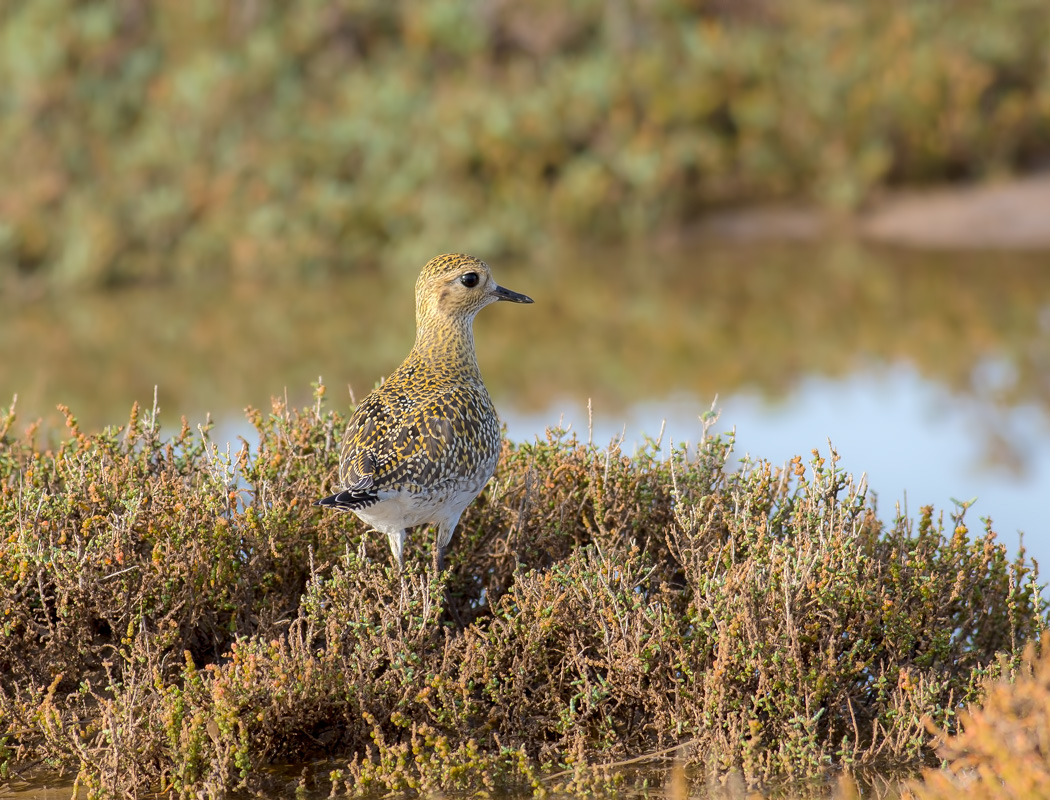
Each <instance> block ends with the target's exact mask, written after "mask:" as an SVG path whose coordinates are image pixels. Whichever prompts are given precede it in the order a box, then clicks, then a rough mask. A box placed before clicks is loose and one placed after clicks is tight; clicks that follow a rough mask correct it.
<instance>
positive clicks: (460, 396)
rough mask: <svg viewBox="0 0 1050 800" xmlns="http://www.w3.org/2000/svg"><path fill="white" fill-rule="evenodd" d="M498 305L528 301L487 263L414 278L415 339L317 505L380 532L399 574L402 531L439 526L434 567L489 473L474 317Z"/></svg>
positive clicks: (488, 432) (495, 434) (442, 261)
mask: <svg viewBox="0 0 1050 800" xmlns="http://www.w3.org/2000/svg"><path fill="white" fill-rule="evenodd" d="M499 300H509V301H511V302H513V303H531V302H532V298H531V297H526V296H525V295H523V294H518V293H517V292H512V291H510V290H509V289H504V288H503V287H502V286H498V285H497V284H496V281H494V280H493V279H492V273H491V272H490V270H489V267H488V265H487V264H486V263H485V262H484V261H480V260H478V259H476V258H474V257H473V256H467V255H459V254H453V255H443V256H438V257H437V258H435V259H432V260H431V261H430V262H429V263H428V264H427V265H426V266H425V267H423V271H422V272H421V273H420V274H419V279H418V280H417V281H416V342H415V344H414V345H413V346H412V352H410V353H409V354H408V358H406V359H405V361H404V363H402V364H401V366H400V367H398V368H397V370H396V371H395V372H394V373H393V374H392V375H391V376H390V377H389V378H387V379H386V381H384V382H383V384H382V385H381V386H380V387H379V388H378V389H376V390H375V391H373V392H372V393H371V394H369V395H368V397H366V398H365V399H364V401H363V402H362V403H361V405H359V406H358V407H357V410H356V411H355V412H354V415H353V416H352V417H351V418H350V423H349V425H348V426H347V429H346V436H345V438H344V439H343V447H342V451H341V452H340V454H339V482H340V484H339V485H340V486H344V487H346V488H344V489H343V490H342V491H340V492H337V493H336V494H333V495H332V496H331V497H326V498H324V499H323V500H318V501H317V503H316V505H319V506H329V507H331V508H336V509H340V510H343V511H353V512H354V513H355V514H357V516H358V517H360V518H361V519H362V520H364V521H365V523H367V524H368V525H371V526H372V527H373V528H374V529H375V530H377V531H380V532H381V533H385V534H386V535H387V538H388V539H389V540H390V549H391V551H392V552H393V554H394V558H395V559H397V564H398V567H400V568H403V567H404V563H405V560H404V546H405V538H406V536H407V534H408V531H407V528H412V527H415V526H416V525H424V524H428V523H429V524H436V525H437V542H436V548H435V552H434V565H435V568H436V569H437V571H439V572H440V571H441V570H442V569H443V568H444V556H445V549H446V548H447V547H448V543H449V541H450V540H451V539H452V533H453V532H454V531H455V529H456V525H457V523H458V522H459V518H460V515H462V513H463V510H464V509H465V508H466V507H467V506H468V505H469V504H470V502H471V501H472V500H473V499H474V498H475V497H477V496H478V493H479V492H481V489H482V488H483V487H484V486H485V484H486V483H487V482H488V480H489V478H491V477H492V474H493V472H495V470H496V462H497V460H498V459H499V452H500V426H499V419H498V418H497V417H496V409H495V408H493V406H492V400H491V398H490V397H489V393H488V390H486V389H485V384H484V383H483V382H482V380H481V371H480V370H479V369H478V361H477V356H476V355H475V353H474V327H473V325H474V316H475V315H476V314H477V313H478V311H480V310H481V309H482V308H484V307H485V306H487V305H489V304H490V303H495V302H497V301H499Z"/></svg>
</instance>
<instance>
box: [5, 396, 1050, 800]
mask: <svg viewBox="0 0 1050 800" xmlns="http://www.w3.org/2000/svg"><path fill="white" fill-rule="evenodd" d="M323 395H324V390H323V387H319V388H318V390H317V399H316V404H315V405H313V406H311V407H309V408H305V409H302V410H295V409H292V408H288V407H286V406H285V405H284V404H283V403H282V402H279V401H275V403H274V405H273V408H272V409H271V411H270V412H269V413H263V412H261V411H255V410H249V412H248V415H249V419H250V420H251V422H252V423H253V424H254V426H255V428H256V430H257V432H258V439H257V441H252V442H241V443H240V444H239V445H235V446H233V447H230V448H228V447H226V446H225V445H222V446H221V447H217V446H216V444H215V443H214V442H212V441H211V439H210V438H209V435H208V428H207V427H202V428H201V429H200V430H197V431H193V430H190V429H189V428H188V426H186V425H183V429H182V431H181V432H180V433H178V434H177V435H175V436H173V437H171V438H169V439H167V440H164V439H162V437H161V436H160V433H159V429H158V421H157V419H156V415H155V413H142V412H141V411H140V410H139V409H138V407H136V408H135V409H134V410H133V411H132V414H131V418H130V420H129V421H128V423H127V424H126V425H123V426H119V427H112V428H108V429H106V430H105V431H103V432H101V433H93V434H87V433H84V432H83V431H81V430H80V429H79V426H78V424H77V422H76V420H75V418H74V417H73V416H72V415H69V416H68V418H67V421H68V434H67V435H66V436H65V438H64V439H63V440H62V441H60V442H56V443H54V444H53V445H50V446H45V445H42V444H40V443H39V442H37V441H35V433H34V430H33V428H32V426H30V428H29V430H28V431H27V432H25V433H24V434H19V433H17V432H16V425H15V417H14V413H13V411H12V412H11V413H9V414H7V415H6V416H5V417H2V418H0V530H2V531H3V539H2V540H0V576H2V579H0V774H2V775H3V776H4V777H5V778H6V779H7V780H12V779H13V778H14V777H15V776H25V775H28V774H32V773H33V772H39V771H42V770H43V771H49V772H58V773H62V774H66V775H68V776H70V777H72V776H75V779H76V780H77V782H78V783H79V785H80V786H81V787H82V788H84V789H87V790H88V791H89V793H90V794H91V796H97V797H109V796H126V795H136V794H139V795H141V794H144V793H146V792H150V791H158V790H159V791H168V792H170V793H172V794H173V795H175V796H180V797H188V796H200V795H208V796H224V795H228V794H230V793H233V792H244V793H248V794H251V793H259V794H265V793H267V792H273V791H274V790H275V786H283V789H285V790H287V789H288V788H289V787H288V786H287V785H283V784H280V781H288V780H292V781H293V782H296V781H301V788H302V789H304V790H310V791H314V790H316V791H319V792H320V793H321V794H322V795H327V794H331V795H333V796H343V795H364V794H371V793H374V792H379V793H383V792H387V791H398V792H401V791H408V792H419V793H426V792H428V791H431V790H437V789H440V790H442V791H445V792H455V791H479V790H488V791H494V790H511V791H520V792H525V793H530V792H531V793H536V794H543V793H547V792H556V791H566V792H574V793H586V792H593V791H608V790H611V789H615V787H616V784H617V782H618V781H622V780H625V778H624V773H623V772H622V771H620V770H618V769H616V768H615V767H610V765H616V764H620V763H623V762H627V761H632V762H633V764H634V765H635V766H638V765H646V764H649V765H656V766H662V765H665V764H667V763H670V761H671V760H677V761H678V762H679V763H681V764H684V765H686V766H687V767H688V769H687V772H686V773H685V774H687V775H688V776H689V780H692V781H694V782H698V783H699V784H701V785H703V784H705V783H708V784H711V783H714V784H717V782H719V781H723V780H724V781H731V782H734V785H746V786H749V787H756V788H767V789H768V788H770V787H777V786H784V785H805V784H807V783H808V782H816V783H817V784H818V785H826V781H827V779H828V777H829V776H831V775H833V774H836V773H839V772H842V771H845V772H846V773H849V774H854V775H858V776H863V775H864V774H866V773H867V772H868V771H877V772H879V773H880V774H885V773H889V772H895V771H898V770H904V771H912V772H914V771H915V770H917V769H919V768H920V767H921V766H923V765H925V764H928V763H929V762H930V760H931V758H933V757H934V756H933V751H934V748H935V747H936V746H937V739H936V736H935V732H937V731H947V732H953V731H955V730H956V729H957V719H958V717H957V714H958V713H959V711H960V710H961V709H963V708H964V706H966V705H967V704H971V703H974V702H975V701H979V700H980V699H981V697H982V693H983V691H984V686H985V681H986V679H988V678H989V677H1001V676H1008V675H1010V674H1011V671H1012V670H1014V669H1015V668H1016V667H1017V665H1018V664H1019V663H1020V661H1021V657H1022V653H1023V651H1024V648H1025V646H1026V645H1027V644H1029V643H1032V642H1036V641H1038V640H1039V638H1040V636H1041V634H1042V631H1043V630H1044V629H1045V626H1046V624H1047V616H1046V612H1047V609H1046V604H1045V602H1044V600H1043V599H1042V596H1041V595H1040V592H1039V587H1038V575H1037V573H1036V570H1035V567H1034V565H1033V564H1031V562H1030V561H1028V560H1027V559H1026V557H1025V556H1024V554H1023V552H1022V553H1021V554H1020V555H1018V556H1017V557H1016V558H1013V559H1011V558H1009V557H1008V555H1007V552H1006V548H1005V546H1004V545H1003V544H1002V543H1000V542H999V541H998V540H997V539H996V537H995V534H994V533H993V532H992V531H991V530H987V531H985V532H984V533H983V534H982V533H973V532H971V531H969V530H968V527H967V522H966V519H965V512H966V509H965V507H960V508H959V509H957V510H956V511H955V512H954V513H953V514H952V515H951V516H950V520H949V521H948V522H947V523H946V522H945V521H944V520H943V518H942V517H941V516H940V515H937V514H935V512H934V511H933V509H930V508H924V509H922V510H921V511H920V513H919V516H918V518H917V519H910V518H907V517H905V516H901V515H898V516H897V517H896V518H893V519H891V520H890V521H888V522H884V521H882V519H881V518H880V516H879V515H878V513H877V509H876V508H875V506H874V504H873V502H872V501H871V500H870V498H869V497H868V496H866V494H865V492H864V491H863V487H861V486H858V485H857V484H856V483H854V482H853V481H852V480H851V479H850V478H849V476H847V475H844V474H843V473H842V471H841V470H840V469H839V468H838V467H837V465H836V456H835V455H834V453H828V454H824V455H819V454H817V453H816V452H814V454H813V456H812V458H811V459H810V460H808V461H803V460H802V459H800V458H796V459H795V460H794V461H792V462H791V463H789V464H787V465H785V466H784V467H783V468H778V467H774V466H772V465H770V464H768V463H766V462H763V461H745V462H744V463H743V464H742V465H739V466H738V467H734V468H730V467H728V466H727V463H728V462H729V458H730V454H731V445H732V443H731V442H730V441H726V440H724V439H721V438H718V437H712V436H709V435H707V434H705V435H704V437H703V440H702V441H701V442H700V443H699V445H698V446H696V447H693V448H686V447H681V446H676V447H674V448H673V449H672V448H670V447H668V446H666V445H663V446H661V445H660V444H658V443H656V442H652V443H650V444H649V445H648V446H646V447H645V448H643V449H641V450H640V451H639V452H638V453H636V454H635V455H633V456H626V455H624V454H623V453H622V452H620V450H619V449H618V448H617V447H616V446H615V444H614V445H613V446H611V447H608V448H605V447H597V446H594V445H592V444H590V443H584V442H582V441H580V440H578V439H577V438H576V437H575V436H572V435H569V434H567V433H564V432H558V431H553V432H551V433H550V434H549V435H548V438H547V440H546V441H537V442H534V443H531V444H519V445H508V446H507V448H506V450H505V452H504V457H503V459H502V462H501V464H500V467H499V471H498V473H497V476H496V479H495V480H494V481H493V483H491V484H490V485H489V487H488V488H487V490H486V491H485V492H484V493H483V495H482V496H481V498H480V499H479V500H478V501H477V502H476V503H474V504H473V505H472V506H471V507H470V508H469V509H468V511H467V513H466V514H465V516H464V518H463V521H462V523H461V525H460V529H459V532H458V534H457V537H456V539H455V540H454V542H453V547H452V549H451V552H450V562H451V565H450V570H449V571H448V572H447V573H446V574H445V575H443V576H442V577H441V578H439V579H435V578H433V577H432V576H430V575H428V574H427V572H426V567H427V564H428V563H429V558H430V552H429V547H430V542H429V537H428V535H426V534H423V533H421V532H416V533H414V534H413V535H412V536H411V537H410V541H409V546H410V565H409V567H408V569H407V571H406V574H405V575H404V576H403V577H399V576H398V575H397V574H396V573H395V572H394V571H393V570H392V568H391V566H390V556H389V553H388V552H387V551H386V545H385V542H384V541H383V538H382V537H379V536H375V535H370V534H369V533H368V532H367V531H366V530H364V529H363V526H362V525H361V524H360V523H358V522H357V521H356V519H354V518H352V517H349V516H340V515H335V514H330V513H323V512H322V511H321V510H320V509H317V508H314V507H313V506H312V501H313V500H314V499H315V498H317V497H320V496H322V495H324V494H325V493H326V492H328V491H330V490H331V489H332V481H333V479H334V476H335V473H336V459H337V454H338V444H339V440H340V434H341V431H342V428H343V425H344V424H345V416H344V415H343V414H341V413H339V412H336V411H332V410H329V409H327V408H326V406H325V404H324V401H323ZM289 764H291V765H297V766H296V767H295V769H294V770H292V772H291V773H289V772H288V771H287V770H284V771H279V772H275V771H273V770H271V769H270V767H274V766H280V765H289ZM303 765H305V768H304V766H303ZM289 774H291V775H292V776H293V777H292V778H291V779H289V778H288V777H287V776H288V775H289ZM278 776H283V777H278ZM301 776H302V777H301ZM679 779H682V774H681V773H679Z"/></svg>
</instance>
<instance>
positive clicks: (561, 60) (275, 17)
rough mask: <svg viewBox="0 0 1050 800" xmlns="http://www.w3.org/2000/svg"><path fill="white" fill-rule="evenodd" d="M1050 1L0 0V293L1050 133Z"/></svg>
mask: <svg viewBox="0 0 1050 800" xmlns="http://www.w3.org/2000/svg"><path fill="white" fill-rule="evenodd" d="M1047 41H1050V12H1048V9H1047V4H1046V0H869V1H868V2H858V1H857V0H796V1H795V2H791V3H774V2H771V0H742V1H741V2H730V0H709V1H708V2H704V1H703V0H693V1H692V2H688V1H684V0H677V1H676V0H572V2H564V0H557V2H555V0H541V1H540V2H533V3H529V4H527V5H523V4H518V3H513V2H510V0H486V1H485V2H441V3H427V4H416V3H410V2H405V1H404V0H402V1H401V2H392V1H391V0H301V2H297V3H294V4H285V3H278V2H273V1H272V0H242V1H241V2H231V3H212V2H207V1H205V0H197V1H196V2H180V3H149V2H146V1H145V0H109V1H108V2H86V1H85V0H6V2H4V3H3V4H2V5H0V85H2V86H3V87H4V91H3V92H2V94H0V109H2V111H0V287H3V286H5V285H11V284H12V283H14V282H16V281H17V282H24V281H26V280H28V281H30V282H33V283H39V284H41V285H45V286H106V285H113V284H120V283H133V282H158V281H168V280H186V281H188V280H199V279H201V278H203V277H209V278H210V277H213V276H218V277H232V278H237V279H243V278H251V279H262V280H268V279H274V278H283V277H287V278H295V279H304V278H314V277H317V278H320V277H326V276H331V275H334V274H338V273H344V272H349V271H359V270H362V269H370V270H379V271H381V270H386V269H388V268H389V267H390V266H391V265H397V268H398V269H403V270H405V271H406V272H411V273H414V272H415V271H416V270H418V268H419V265H420V264H422V263H423V262H424V261H425V260H426V259H427V258H428V257H430V256H431V255H433V254H434V253H435V252H440V251H442V250H451V249H455V250H467V251H474V252H479V253H484V255H485V257H486V258H488V259H496V258H507V257H523V256H527V255H530V254H531V255H533V256H534V255H535V252H536V249H537V248H540V247H546V246H549V245H554V244H556V243H557V242H559V241H561V240H571V241H574V242H577V243H578V242H579V241H581V240H586V241H596V242H602V243H606V244H607V243H610V242H620V241H625V240H631V239H638V238H640V237H642V236H652V235H653V234H654V233H657V234H658V233H659V232H661V231H665V230H675V229H679V228H681V227H682V226H687V225H688V224H689V223H690V222H692V221H695V220H697V219H698V218H700V217H702V216H703V214H704V213H705V211H707V210H709V209H712V208H722V207H726V206H728V205H735V204H740V203H749V202H754V201H756V200H761V201H765V200H770V199H785V200H788V201H791V202H795V201H799V200H805V201H809V202H816V203H818V204H820V205H822V206H825V207H828V208H830V209H833V210H836V211H843V212H847V213H848V212H850V211H853V210H855V209H857V208H860V207H862V206H863V204H864V203H865V202H866V201H867V200H869V199H871V198H872V197H873V196H875V195H876V194H877V193H878V192H879V191H880V190H881V189H882V188H884V187H888V186H895V185H901V184H920V183H928V182H940V181H946V180H947V181H950V180H969V179H980V178H983V177H987V176H990V175H992V176H994V175H999V174H1003V173H1007V172H1012V171H1017V170H1025V169H1029V168H1031V167H1033V166H1036V165H1039V164H1040V162H1041V161H1045V159H1047V158H1048V157H1050V55H1048V50H1047V46H1046V43H1047Z"/></svg>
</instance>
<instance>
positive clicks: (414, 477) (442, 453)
mask: <svg viewBox="0 0 1050 800" xmlns="http://www.w3.org/2000/svg"><path fill="white" fill-rule="evenodd" d="M498 453H499V427H498V422H497V420H496V418H495V414H494V413H493V412H492V403H491V400H489V397H488V393H487V392H485V391H484V388H481V389H480V390H479V389H477V388H474V387H464V386H457V387H454V388H453V387H449V388H445V389H439V388H434V389H432V390H430V391H428V392H426V393H425V394H424V395H423V396H419V395H417V396H416V397H414V398H412V397H409V395H407V394H405V393H403V392H401V391H399V386H398V385H397V384H396V383H392V382H391V381H388V382H387V383H386V384H384V385H383V386H382V387H380V388H379V389H378V390H377V391H375V392H373V393H372V394H370V395H369V396H368V397H367V398H366V399H365V401H364V402H363V403H362V404H361V405H360V406H359V407H358V409H357V411H356V412H355V413H354V416H353V417H352V418H351V420H350V423H349V425H348V428H347V433H346V437H345V439H344V440H343V448H342V452H341V454H340V464H341V469H340V481H341V484H342V485H343V486H344V487H347V488H346V489H345V490H344V492H342V493H340V494H341V495H344V496H345V497H341V498H340V501H343V500H345V501H346V502H338V503H337V504H338V505H341V506H344V507H347V506H349V507H358V508H364V507H366V506H367V505H371V504H372V503H375V502H377V501H378V500H379V499H380V498H381V496H382V495H383V493H384V492H391V491H393V492H416V491H432V490H434V489H436V488H440V486H441V485H443V484H445V483H453V482H455V481H456V480H457V479H458V478H459V477H460V476H464V475H477V474H478V472H479V471H485V470H486V469H491V468H492V467H493V466H494V465H495V461H496V458H497V457H498ZM487 478H488V475H485V476H484V479H486V480H487Z"/></svg>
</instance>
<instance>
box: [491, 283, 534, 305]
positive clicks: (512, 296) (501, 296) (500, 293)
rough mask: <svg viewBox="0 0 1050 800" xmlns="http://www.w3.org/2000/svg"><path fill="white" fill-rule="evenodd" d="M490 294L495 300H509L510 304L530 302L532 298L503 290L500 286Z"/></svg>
mask: <svg viewBox="0 0 1050 800" xmlns="http://www.w3.org/2000/svg"><path fill="white" fill-rule="evenodd" d="M492 294H494V295H495V296H496V299H497V300H509V301H510V302H511V303H531V302H532V298H531V297H529V296H528V295H525V294H518V293H517V292H512V291H511V290H510V289H504V288H503V287H502V286H497V287H496V288H495V289H493V290H492Z"/></svg>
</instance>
